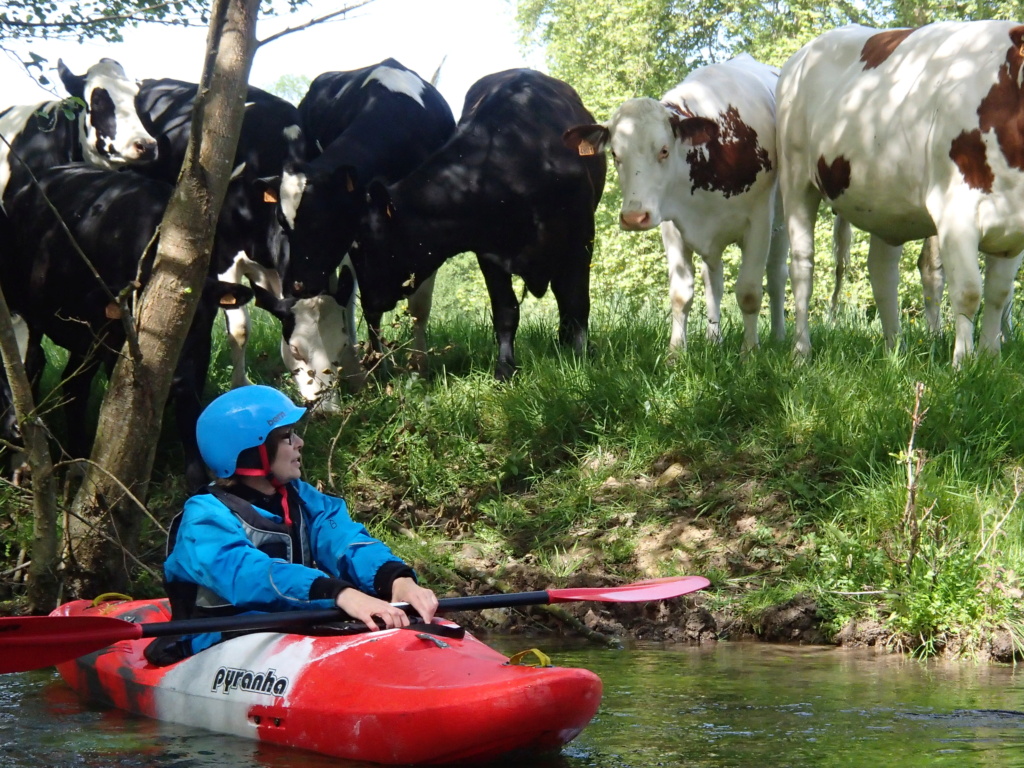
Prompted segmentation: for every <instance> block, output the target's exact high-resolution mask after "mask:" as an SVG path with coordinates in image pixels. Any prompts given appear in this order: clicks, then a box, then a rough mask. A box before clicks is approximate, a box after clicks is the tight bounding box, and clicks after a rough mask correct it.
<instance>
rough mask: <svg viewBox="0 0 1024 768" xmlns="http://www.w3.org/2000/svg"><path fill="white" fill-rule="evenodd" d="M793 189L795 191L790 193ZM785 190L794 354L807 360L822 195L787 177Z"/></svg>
mask: <svg viewBox="0 0 1024 768" xmlns="http://www.w3.org/2000/svg"><path fill="white" fill-rule="evenodd" d="M791 170H793V169H791ZM784 176H785V174H783V177H784ZM790 187H791V188H792V192H791V193H787V189H788V188H790ZM781 188H782V190H783V204H784V206H785V208H786V226H787V228H788V229H789V247H790V257H789V279H790V282H791V283H792V285H793V306H794V310H795V311H794V326H795V330H794V340H793V351H794V352H795V353H796V354H797V355H800V356H802V357H806V356H808V355H810V354H811V332H810V323H809V320H810V317H809V316H810V307H811V292H812V291H813V289H814V222H815V220H816V219H817V217H818V203H819V202H820V200H821V196H820V195H819V193H818V191H817V190H816V189H815V188H814V187H812V186H810V185H805V184H799V185H787V184H786V182H785V178H783V181H782V187H781Z"/></svg>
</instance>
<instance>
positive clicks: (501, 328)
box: [476, 254, 557, 381]
mask: <svg viewBox="0 0 1024 768" xmlns="http://www.w3.org/2000/svg"><path fill="white" fill-rule="evenodd" d="M476 260H477V263H478V264H479V265H480V271H481V272H483V275H484V283H485V284H486V285H487V294H488V296H490V299H491V318H492V321H493V323H494V335H495V338H496V339H497V342H498V363H497V365H496V366H495V369H494V377H495V378H496V379H498V380H499V381H504V380H506V379H509V378H511V377H512V374H514V373H515V372H516V357H515V340H516V331H517V330H518V329H519V300H518V299H517V298H516V294H515V291H514V290H512V276H511V275H510V274H509V273H508V272H506V271H505V270H503V269H502V268H501V267H498V266H496V265H495V264H494V263H492V262H491V261H490V260H489V259H488V258H487V257H486V255H485V254H477V258H476ZM555 295H556V298H557V294H555Z"/></svg>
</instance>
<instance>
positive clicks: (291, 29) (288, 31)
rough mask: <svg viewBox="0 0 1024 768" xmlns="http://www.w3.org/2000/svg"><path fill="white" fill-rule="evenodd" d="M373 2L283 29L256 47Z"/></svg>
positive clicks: (348, 6)
mask: <svg viewBox="0 0 1024 768" xmlns="http://www.w3.org/2000/svg"><path fill="white" fill-rule="evenodd" d="M372 2H373V0H362V2H358V3H354V4H353V5H346V6H345V7H344V8H342V9H341V10H340V11H334V12H333V13H328V14H327V15H326V16H320V17H319V18H316V19H310V20H309V21H307V22H306V23H304V24H300V25H299V26H297V27H288V28H287V29H282V30H281V31H280V32H275V33H274V34H273V35H271V36H270V37H268V38H266V39H265V40H258V41H256V47H257V48H259V47H260V46H263V45H266V44H267V43H271V42H273V41H274V40H277V39H278V38H281V37H284V36H285V35H290V34H292V33H293V32H300V31H302V30H303V29H309V28H310V27H313V26H316V25H317V24H322V23H323V22H325V21H330V20H331V19H334V18H337V17H338V16H344V15H345V14H346V13H348V12H349V11H356V10H359V9H360V8H362V7H364V6H367V5H369V4H370V3H372Z"/></svg>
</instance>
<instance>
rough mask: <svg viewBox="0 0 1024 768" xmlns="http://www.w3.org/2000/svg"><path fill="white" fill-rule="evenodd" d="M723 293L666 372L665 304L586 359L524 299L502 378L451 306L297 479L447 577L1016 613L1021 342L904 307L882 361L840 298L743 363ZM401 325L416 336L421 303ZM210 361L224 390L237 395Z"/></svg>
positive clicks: (956, 624) (272, 366)
mask: <svg viewBox="0 0 1024 768" xmlns="http://www.w3.org/2000/svg"><path fill="white" fill-rule="evenodd" d="M439 290H441V291H443V290H444V288H443V282H442V287H441V288H440V289H439ZM729 303H730V302H728V301H727V302H726V305H727V314H726V317H725V318H724V323H723V328H724V340H723V343H722V345H721V346H716V345H713V344H710V343H708V342H706V341H705V340H704V337H703V332H704V327H703V322H702V320H701V319H700V318H701V315H702V313H703V310H702V309H701V308H698V307H695V309H694V313H693V315H691V325H692V326H693V329H692V333H691V336H690V339H691V341H690V346H689V349H688V350H687V351H686V352H685V353H684V354H682V355H681V356H680V357H679V358H678V360H677V361H676V362H675V363H674V364H673V363H670V362H669V360H668V356H667V339H668V321H667V316H666V312H665V310H664V309H663V307H662V306H661V302H651V303H650V304H649V305H648V306H647V307H646V308H641V309H639V310H637V308H636V307H635V306H633V307H631V311H622V310H621V307H619V306H617V305H616V300H615V299H614V298H611V299H608V300H605V301H599V302H597V303H596V304H595V307H594V310H593V316H592V322H591V351H590V353H589V354H588V355H586V356H585V357H581V358H578V357H576V356H574V355H572V354H570V353H568V352H566V351H565V350H562V349H560V348H559V347H558V346H557V345H556V344H555V343H554V341H553V339H554V330H555V324H556V318H555V314H554V311H553V308H552V306H551V305H550V303H546V304H545V303H539V302H533V304H529V303H528V307H529V311H525V312H524V321H523V324H522V327H521V329H520V332H519V335H518V338H517V357H518V362H519V366H520V370H519V373H518V374H517V375H516V376H515V377H514V379H513V380H512V381H510V382H507V383H499V382H496V381H494V379H493V377H492V375H491V371H492V366H493V364H494V357H495V345H494V343H493V340H492V333H491V329H490V325H489V318H488V315H487V313H486V312H484V311H480V312H466V311H465V310H464V309H463V308H459V307H458V306H457V305H452V306H451V307H450V308H448V309H446V308H445V307H444V303H443V301H442V302H439V307H440V309H439V310H438V311H436V312H435V316H434V318H433V319H432V321H431V328H430V337H431V343H432V345H433V351H432V354H431V359H430V373H429V375H428V376H427V377H426V378H425V379H421V378H419V377H416V376H413V375H410V374H407V373H403V372H402V371H401V367H400V366H399V369H398V371H397V374H396V375H395V376H394V377H393V378H390V379H384V380H379V381H376V382H374V383H373V384H371V385H370V386H369V387H368V388H367V389H366V390H364V391H363V392H361V393H359V394H358V395H355V396H349V397H347V398H345V399H344V401H343V406H342V411H341V412H340V413H339V414H334V415H330V416H326V417H318V418H313V419H310V420H309V423H308V425H307V427H306V435H305V436H306V439H307V446H306V449H305V452H304V454H305V456H304V459H305V469H306V474H307V476H308V477H310V478H313V479H319V480H320V481H321V482H322V483H323V485H324V487H325V488H327V489H328V490H331V491H334V492H336V493H341V494H343V495H345V496H346V498H348V499H349V501H350V504H351V505H352V507H353V510H354V512H355V514H356V515H357V516H358V517H360V518H361V519H363V520H364V521H367V522H368V523H369V524H370V525H371V526H374V530H378V531H381V532H382V535H386V536H388V537H390V538H389V540H390V541H392V543H394V545H395V546H396V548H398V549H399V551H401V552H402V553H403V554H404V555H405V556H407V557H411V558H413V559H414V560H415V561H416V562H417V563H418V565H419V567H421V568H424V569H426V570H427V571H428V572H430V573H431V574H432V575H433V576H435V577H436V578H439V579H441V580H442V581H443V579H444V578H445V576H444V574H449V575H450V574H451V573H452V571H453V569H454V571H455V572H458V570H459V568H460V567H461V566H462V565H464V564H466V563H469V564H471V565H473V566H474V567H476V566H479V565H481V564H482V565H483V566H485V567H488V568H490V569H491V570H492V571H493V572H495V573H496V574H497V575H499V576H500V575H501V573H502V572H503V571H504V570H507V569H509V568H510V567H512V566H516V567H520V568H532V569H535V571H536V572H537V574H538V579H541V580H551V581H554V580H558V579H563V578H566V577H568V576H569V575H571V574H572V573H575V572H579V571H594V572H600V573H604V574H612V575H615V576H620V577H622V578H629V579H632V578H639V577H647V576H664V575H674V574H680V573H694V572H696V573H705V574H708V575H710V576H711V577H712V579H713V581H714V585H715V587H716V590H715V591H714V593H713V599H714V600H715V601H717V602H720V603H721V604H722V605H726V604H727V605H729V606H730V607H731V608H732V609H733V610H736V611H739V612H740V613H743V612H747V613H749V614H751V615H752V616H753V615H755V614H756V612H757V611H758V610H760V609H762V608H763V607H764V605H765V604H766V603H768V602H771V601H777V600H778V599H784V598H786V597H791V596H793V595H796V594H798V593H806V594H810V595H811V596H813V597H814V598H815V599H816V600H817V602H818V604H819V607H820V610H821V612H822V613H823V615H824V617H825V619H826V627H827V628H830V629H832V630H838V629H839V628H840V627H841V626H842V625H843V624H845V623H846V622H848V621H850V620H851V619H873V620H875V621H878V622H880V623H881V624H882V625H883V627H885V629H886V631H887V632H888V634H889V636H890V637H891V638H892V641H893V642H895V643H898V644H901V645H903V646H905V647H909V648H914V649H917V650H919V651H920V652H923V653H927V652H930V651H935V650H937V649H939V648H941V647H943V646H950V647H956V648H957V649H959V650H962V651H964V652H970V651H973V650H976V649H977V648H979V647H980V645H981V644H982V643H983V642H984V637H985V634H986V632H987V631H988V630H990V629H993V628H997V627H1001V626H1017V625H1018V624H1019V623H1020V619H1021V616H1020V611H1019V609H1018V602H1019V599H1020V597H1021V591H1020V590H1021V588H1022V585H1021V583H1020V578H1019V576H1018V574H1019V573H1021V572H1022V568H1024V562H1022V557H1024V552H1022V542H1024V515H1022V513H1021V510H1020V509H1019V506H1020V505H1019V504H1018V503H1017V491H1018V489H1019V488H1020V487H1021V484H1022V483H1024V481H1022V479H1021V472H1022V457H1024V419H1022V418H1020V414H1021V413H1024V386H1022V382H1024V349H1022V345H1021V342H1020V341H1017V340H1010V341H1009V342H1008V343H1007V344H1006V346H1005V348H1004V353H1003V355H1002V357H1001V358H1000V359H991V358H979V359H976V360H972V361H970V362H969V363H968V364H967V365H965V366H964V367H963V368H962V369H960V370H953V369H952V368H951V365H950V355H951V347H952V337H951V330H947V332H946V333H945V335H943V336H941V337H939V338H933V337H931V336H930V335H928V334H927V332H926V330H925V328H924V326H923V323H921V322H918V321H916V318H917V315H916V313H915V312H913V311H910V312H909V313H908V315H907V318H906V319H905V330H904V335H903V338H902V339H901V344H900V347H899V349H898V350H896V351H894V352H888V351H886V349H885V347H884V344H883V342H882V339H881V333H880V329H879V328H878V324H877V322H875V321H873V320H870V319H869V317H868V315H867V313H865V312H864V311H863V310H848V311H846V312H844V313H841V314H840V315H839V317H837V318H836V319H834V320H825V319H824V317H823V313H821V312H819V313H818V321H817V322H816V324H814V325H813V327H812V333H813V340H814V345H815V347H814V353H813V356H812V357H811V359H810V360H808V361H806V362H796V361H794V359H793V358H792V356H791V352H790V341H789V340H787V341H786V342H785V343H782V344H770V343H768V344H765V345H764V346H763V347H762V348H761V349H760V350H758V351H756V352H754V353H753V354H750V355H746V356H743V355H740V353H739V349H740V345H741V340H742V323H741V322H740V320H739V317H738V315H737V314H736V313H735V310H734V309H733V308H732V307H730V306H729ZM257 314H258V315H259V313H257ZM277 334H278V329H277V328H276V326H275V324H274V321H272V320H269V319H268V318H266V317H265V316H263V317H262V318H259V317H258V322H257V323H256V337H257V342H256V345H255V346H256V353H255V357H256V360H255V365H254V366H253V368H252V371H251V375H252V377H253V378H254V380H258V381H265V382H268V383H272V384H278V385H283V386H285V387H288V386H289V382H288V376H287V374H286V373H285V372H283V371H282V370H281V368H280V363H279V355H278V353H277V346H276V345H277V339H278V335H277ZM388 335H389V337H390V339H391V341H392V343H394V344H395V345H396V346H399V347H400V346H401V345H402V344H404V343H407V340H408V339H409V338H410V335H411V334H410V331H409V327H408V320H407V319H405V318H403V317H402V316H401V315H400V314H399V315H396V317H395V318H394V321H393V324H392V325H391V326H390V327H389V329H388ZM762 335H763V337H764V338H766V337H767V328H766V327H764V328H763V334H762ZM218 354H219V362H218V363H217V365H216V370H217V371H218V373H217V374H216V375H215V377H213V378H212V380H211V384H210V391H209V394H210V395H211V396H212V395H213V394H214V393H215V392H217V391H221V390H222V389H223V388H224V387H226V386H227V380H228V374H227V371H226V365H227V362H226V354H225V353H224V351H223V350H220V351H219V353H218ZM396 359H397V360H399V361H400V360H401V352H399V353H397V355H396ZM917 382H922V383H923V385H924V390H923V397H922V407H923V408H924V409H926V410H925V412H924V416H923V419H922V421H921V424H920V427H919V429H918V430H917V431H916V434H915V436H914V440H915V444H914V450H915V451H916V452H918V453H917V454H915V455H921V456H923V460H922V466H921V471H920V477H919V478H918V488H917V497H916V503H915V504H914V505H913V507H912V508H910V509H909V511H908V504H907V498H908V481H907V470H906V458H907V451H908V445H909V439H910V436H911V418H910V412H911V409H912V408H913V406H914V400H915V384H916V383H917ZM174 490H175V489H174V488H173V487H171V488H169V489H168V493H169V495H170V496H173V493H174ZM395 532H404V535H398V536H395V535H394V533H395Z"/></svg>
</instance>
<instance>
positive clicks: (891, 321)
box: [868, 235, 903, 349]
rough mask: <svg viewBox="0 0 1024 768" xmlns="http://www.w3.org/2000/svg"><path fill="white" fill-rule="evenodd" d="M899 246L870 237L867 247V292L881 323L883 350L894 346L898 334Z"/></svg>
mask: <svg viewBox="0 0 1024 768" xmlns="http://www.w3.org/2000/svg"><path fill="white" fill-rule="evenodd" d="M902 255H903V246H902V245H889V243H887V242H885V241H884V240H882V238H880V237H875V236H873V235H872V237H871V244H870V245H869V246H868V277H869V279H870V280H871V293H872V295H873V296H874V297H875V306H876V307H877V308H878V317H879V319H881V321H882V336H883V337H884V338H885V346H886V348H887V349H893V347H895V346H896V340H897V339H898V338H899V334H900V301H899V288H900V256H902Z"/></svg>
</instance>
